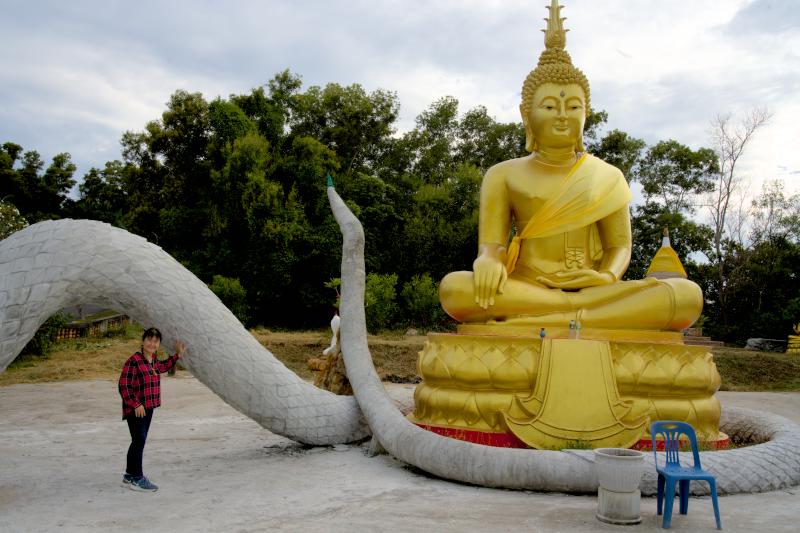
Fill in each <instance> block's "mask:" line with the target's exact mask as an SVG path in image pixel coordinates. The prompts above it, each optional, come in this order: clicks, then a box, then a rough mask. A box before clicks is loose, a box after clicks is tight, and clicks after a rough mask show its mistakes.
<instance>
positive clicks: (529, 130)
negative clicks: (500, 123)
mask: <svg viewBox="0 0 800 533" xmlns="http://www.w3.org/2000/svg"><path fill="white" fill-rule="evenodd" d="M549 9H550V16H549V17H548V18H547V29H546V30H544V44H545V50H544V52H542V55H541V56H539V64H538V65H537V66H536V68H535V69H533V70H532V71H531V73H530V74H528V77H527V78H525V82H524V83H523V84H522V103H521V104H520V106H519V110H520V114H521V115H522V124H523V125H524V126H525V149H526V150H528V151H529V152H534V151H536V150H537V149H538V148H539V146H542V145H546V146H548V147H561V146H563V143H564V142H565V141H566V139H567V138H570V139H571V142H572V143H573V146H574V147H575V150H576V151H579V152H582V151H583V150H584V148H583V124H584V122H585V120H586V116H587V115H588V114H589V81H588V80H587V79H586V76H585V75H584V74H583V72H581V71H580V70H579V69H577V68H575V67H574V66H573V65H572V59H571V58H570V56H569V54H568V53H567V51H566V50H565V49H564V48H565V47H566V44H567V32H566V30H565V29H564V26H563V21H564V20H565V19H563V18H561V17H560V10H561V6H559V5H558V1H557V0H552V3H551V5H550V8H549ZM554 116H557V117H559V118H558V124H555V125H554V124H550V125H549V126H547V125H545V124H539V123H537V122H539V121H541V120H544V119H546V118H547V117H551V118H552V117H554ZM576 128H577V129H576ZM547 132H550V133H551V134H552V135H548V136H547V138H545V137H543V134H545V133H547ZM553 142H556V143H558V144H557V145H553V144H552V143H553Z"/></svg>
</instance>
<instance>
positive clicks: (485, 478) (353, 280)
mask: <svg viewBox="0 0 800 533" xmlns="http://www.w3.org/2000/svg"><path fill="white" fill-rule="evenodd" d="M328 198H329V200H330V203H331V207H332V209H333V212H334V216H335V217H336V220H337V222H338V223H339V226H340V228H341V229H342V233H343V235H344V244H343V251H342V297H341V316H342V323H341V344H342V352H343V354H344V359H345V365H346V367H347V373H348V377H349V378H350V381H351V383H352V385H353V390H354V393H355V399H354V398H353V397H348V396H336V395H334V394H331V393H329V392H327V391H323V390H320V389H317V388H316V387H314V386H313V385H311V384H308V383H306V382H305V381H303V380H301V379H300V378H299V377H298V376H297V375H295V374H294V373H293V372H291V371H290V370H288V369H287V368H286V367H285V366H284V365H283V364H282V363H281V362H280V361H278V360H277V359H275V357H274V356H273V355H272V354H271V353H270V352H269V351H268V350H267V349H266V348H264V347H263V346H261V345H260V344H259V343H258V342H257V341H256V340H255V339H254V338H253V337H252V335H250V334H249V333H248V332H247V330H246V329H245V328H244V327H243V326H242V325H241V324H240V323H239V321H238V320H237V319H236V318H235V317H234V316H233V314H232V313H231V312H230V311H229V310H228V309H227V308H226V307H225V306H224V305H223V304H222V303H221V302H220V301H219V299H218V298H217V297H216V296H215V295H214V294H213V293H212V292H211V291H210V290H209V289H208V287H206V285H205V284H204V283H203V282H202V281H200V280H199V279H198V278H196V277H195V276H194V275H193V274H192V273H191V272H189V271H188V270H186V269H185V268H184V267H183V266H181V265H180V264H179V263H178V262H177V261H175V260H174V259H173V258H172V257H171V256H170V255H169V254H167V253H166V252H164V251H163V250H162V249H161V248H159V247H157V246H155V245H153V244H151V243H149V242H147V241H146V240H145V239H143V238H141V237H138V236H135V235H132V234H130V233H128V232H126V231H124V230H121V229H118V228H114V227H112V226H109V225H108V224H103V223H100V222H94V221H86V220H80V221H77V220H58V221H48V222H41V223H38V224H34V225H33V226H30V227H28V228H26V229H24V230H21V231H19V232H17V233H15V234H13V235H11V236H10V237H8V238H6V239H5V240H3V241H0V371H2V370H5V368H6V367H7V366H8V365H9V363H11V361H13V360H14V358H15V357H16V356H17V355H18V354H19V352H20V351H21V350H22V348H23V347H24V346H25V344H26V343H27V342H28V341H29V340H30V339H31V338H32V337H33V335H34V334H35V332H36V330H37V328H38V327H39V326H40V325H41V324H42V323H43V322H44V321H45V320H46V319H47V318H48V317H49V316H50V315H52V314H54V313H55V312H57V311H58V310H59V309H61V308H63V307H66V306H70V305H77V304H82V303H96V304H100V305H104V306H108V307H111V308H114V309H117V310H119V311H124V312H125V313H127V314H128V315H130V316H131V317H132V318H133V319H135V320H137V321H138V322H140V323H145V324H157V325H159V327H161V329H162V332H163V333H164V343H165V344H166V345H168V346H169V345H171V344H172V342H173V341H174V339H176V338H181V339H184V340H185V341H186V342H187V344H188V346H189V351H188V352H187V355H186V356H185V358H184V359H183V360H182V362H183V364H184V365H186V367H187V368H188V369H189V370H190V371H191V372H192V374H193V375H194V376H195V377H197V378H198V379H199V380H200V381H201V382H203V383H204V384H205V385H207V386H208V387H209V388H210V389H211V390H213V391H214V392H215V393H216V394H218V395H219V396H220V397H222V399H223V400H225V401H226V402H227V403H229V404H230V405H232V406H233V407H234V408H236V409H237V410H239V411H240V412H242V413H243V414H245V415H247V416H249V417H250V418H252V419H254V420H256V421H257V422H258V423H259V424H261V425H262V426H264V427H265V428H267V429H268V430H270V431H272V432H274V433H277V434H280V435H284V436H286V437H288V438H290V439H294V440H297V441H300V442H303V443H307V444H314V445H328V444H336V443H346V442H354V441H358V440H360V439H363V438H365V437H367V436H368V435H369V434H370V432H372V433H374V438H377V440H378V441H379V442H380V443H381V444H382V445H383V447H384V448H385V449H386V450H387V451H388V452H389V453H391V454H392V455H394V456H395V457H397V458H398V459H400V460H402V461H405V462H407V463H409V464H412V465H414V466H416V467H418V468H421V469H423V470H426V471H428V472H430V473H432V474H435V475H437V476H441V477H443V478H447V479H453V480H457V481H462V482H466V483H471V484H476V485H485V486H492V487H506V488H515V489H532V490H555V491H565V492H593V491H596V490H597V475H596V473H595V469H594V464H593V460H592V457H593V456H592V453H591V452H589V451H569V452H560V451H542V450H521V449H508V448H493V447H488V446H480V445H477V444H471V443H467V442H462V441H458V440H454V439H450V438H446V437H441V436H438V435H436V434H433V433H431V432H428V431H425V430H423V429H420V428H419V427H417V426H415V425H413V424H411V423H410V422H408V421H407V420H406V419H405V418H404V417H403V415H402V414H401V413H400V411H399V410H398V409H397V408H396V407H395V405H394V402H393V401H392V400H391V399H390V398H389V396H388V395H387V394H386V391H385V390H384V388H383V385H382V384H381V382H380V379H379V378H378V375H377V373H376V372H375V368H374V366H373V364H372V358H371V356H370V354H369V349H368V347H367V340H366V339H367V334H366V326H365V317H364V303H363V302H364V278H365V269H364V233H363V229H362V227H361V224H360V223H359V221H358V220H357V219H356V217H355V216H354V215H353V213H352V212H351V211H350V210H349V209H348V208H347V206H346V205H345V203H344V202H343V201H342V199H341V198H340V197H339V195H338V194H337V193H336V191H335V190H334V189H333V188H332V187H329V188H328ZM356 402H357V403H356ZM359 406H360V408H359ZM721 429H722V430H723V431H726V432H727V433H729V434H731V435H733V436H744V437H746V438H749V439H752V440H755V441H758V442H763V443H762V444H758V445H755V446H750V447H747V448H740V449H735V450H730V451H723V452H713V453H711V452H704V453H702V454H701V456H702V462H703V466H704V467H705V468H706V469H708V470H710V471H711V472H712V473H714V474H715V476H716V477H717V487H718V490H719V491H720V492H721V493H738V492H756V491H767V490H776V489H780V488H784V487H788V486H792V485H797V484H800V450H798V449H797V448H796V446H795V445H796V443H797V442H800V426H798V425H796V424H794V423H792V422H790V421H788V420H786V419H783V418H781V417H776V416H772V415H763V414H760V413H757V412H754V411H748V410H745V409H730V408H728V409H725V410H724V411H723V417H722V421H721ZM370 430H371V431H370ZM646 460H647V461H649V462H650V464H651V466H652V455H651V454H647V456H646ZM645 472H646V474H645V478H644V480H643V481H642V485H641V487H640V488H641V490H642V492H643V493H645V494H654V493H655V488H656V484H655V481H656V478H655V470H654V468H648V469H646V471H645ZM693 489H694V490H696V491H699V492H700V493H702V491H703V490H704V489H705V485H703V486H700V485H699V484H695V486H694V487H693Z"/></svg>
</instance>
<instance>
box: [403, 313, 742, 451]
mask: <svg viewBox="0 0 800 533" xmlns="http://www.w3.org/2000/svg"><path fill="white" fill-rule="evenodd" d="M546 335H547V336H546V337H545V338H544V339H541V338H539V336H538V328H537V329H535V330H534V328H531V327H524V326H512V325H502V324H491V325H467V324H463V325H461V326H459V328H458V333H457V334H430V335H428V340H427V342H426V343H425V347H424V348H423V350H422V351H421V352H420V353H419V359H418V361H417V367H418V372H419V375H420V376H421V377H422V383H420V384H419V385H418V386H417V388H416V391H415V393H414V401H415V408H414V411H413V413H411V414H409V415H408V416H409V419H410V420H411V421H412V422H414V423H415V424H417V425H419V426H421V427H423V428H425V429H428V430H430V431H434V432H436V433H439V434H442V435H446V436H450V437H453V438H457V439H461V440H466V441H470V442H476V443H479V444H486V445H491V446H504V447H531V448H539V449H562V448H577V447H591V448H601V447H619V448H628V447H643V446H649V421H650V420H683V421H686V422H689V423H690V424H692V426H694V428H695V429H696V431H697V433H698V437H699V438H701V439H702V440H703V441H705V442H707V443H708V445H710V446H712V447H717V448H719V447H726V446H727V444H728V438H727V436H726V435H725V434H724V433H720V431H719V417H720V405H719V401H718V400H717V398H716V397H715V396H714V393H715V392H716V391H717V390H718V388H719V384H720V377H719V373H718V372H717V368H716V365H715V364H714V360H713V356H712V355H711V353H709V352H708V350H707V348H705V347H703V346H687V345H684V344H683V336H682V335H681V334H680V333H676V332H662V331H643V330H600V329H595V330H592V329H587V330H583V331H581V333H580V339H571V338H569V332H568V331H567V330H566V329H558V328H548V330H547V332H546Z"/></svg>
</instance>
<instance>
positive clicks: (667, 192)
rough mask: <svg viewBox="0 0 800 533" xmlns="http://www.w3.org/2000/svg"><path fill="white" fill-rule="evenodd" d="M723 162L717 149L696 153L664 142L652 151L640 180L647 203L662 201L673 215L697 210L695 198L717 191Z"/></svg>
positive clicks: (637, 178) (642, 162)
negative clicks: (719, 159) (717, 182)
mask: <svg viewBox="0 0 800 533" xmlns="http://www.w3.org/2000/svg"><path fill="white" fill-rule="evenodd" d="M718 171H719V162H718V160H717V156H716V154H715V153H714V151H713V150H711V149H709V148H699V149H697V150H692V149H691V148H689V147H688V146H685V145H683V144H680V143H679V142H677V141H674V140H669V141H661V142H659V143H657V144H655V145H654V146H651V147H650V148H648V150H647V152H646V154H645V156H644V158H643V159H642V161H641V162H640V164H639V172H638V175H637V176H636V180H637V181H638V182H639V183H641V185H642V189H643V192H644V196H645V200H646V201H648V202H658V203H660V204H661V205H662V206H663V207H664V208H665V209H666V210H668V211H669V212H671V213H686V212H688V213H691V212H693V211H694V207H695V202H694V201H693V199H694V197H695V196H696V195H699V194H703V193H707V192H710V191H713V190H714V178H715V176H716V173H717V172H718Z"/></svg>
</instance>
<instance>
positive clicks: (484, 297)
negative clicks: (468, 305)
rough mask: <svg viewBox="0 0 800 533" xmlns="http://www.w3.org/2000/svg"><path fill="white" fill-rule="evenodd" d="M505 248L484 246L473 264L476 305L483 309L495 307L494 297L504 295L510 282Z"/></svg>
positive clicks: (494, 245) (495, 245) (492, 245)
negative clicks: (508, 281) (507, 282)
mask: <svg viewBox="0 0 800 533" xmlns="http://www.w3.org/2000/svg"><path fill="white" fill-rule="evenodd" d="M505 250H506V249H505V248H504V247H503V246H500V245H497V244H482V245H481V246H480V251H479V254H478V258H477V259H475V262H473V263H472V272H473V283H474V291H475V303H476V304H478V305H479V306H480V307H481V308H482V309H486V308H487V307H489V306H490V305H494V295H495V294H503V290H504V289H505V286H506V280H508V272H506V266H505V262H504V259H505V257H504V256H505Z"/></svg>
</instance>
